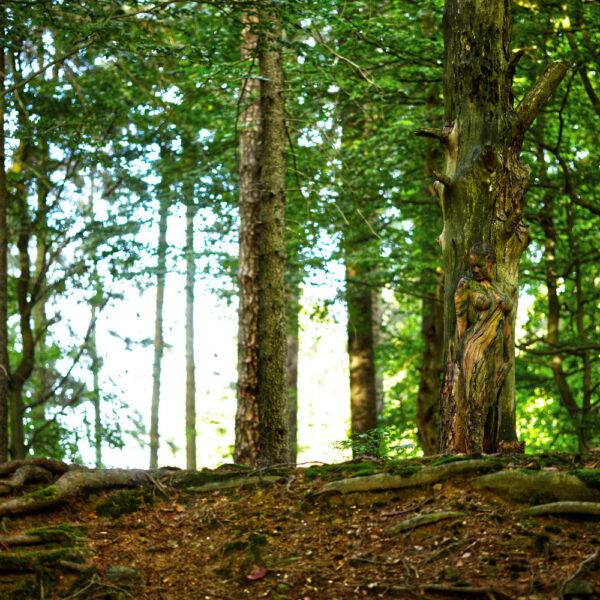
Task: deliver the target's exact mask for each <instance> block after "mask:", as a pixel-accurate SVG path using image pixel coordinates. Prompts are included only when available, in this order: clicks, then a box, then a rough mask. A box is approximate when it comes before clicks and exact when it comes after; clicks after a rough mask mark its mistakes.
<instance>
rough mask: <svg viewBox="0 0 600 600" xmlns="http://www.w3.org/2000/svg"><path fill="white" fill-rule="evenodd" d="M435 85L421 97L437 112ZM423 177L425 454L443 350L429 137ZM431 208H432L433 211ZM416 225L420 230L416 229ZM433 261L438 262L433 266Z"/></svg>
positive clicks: (434, 151) (421, 435) (421, 398)
mask: <svg viewBox="0 0 600 600" xmlns="http://www.w3.org/2000/svg"><path fill="white" fill-rule="evenodd" d="M436 87H437V86H435V85H431V86H430V90H429V92H428V94H427V96H426V98H425V109H426V111H427V113H429V114H430V113H432V112H434V111H435V112H437V109H438V108H439V106H440V98H439V93H438V90H437V89H436ZM424 157H425V161H424V163H425V180H424V182H423V183H424V185H423V196H424V197H428V198H429V199H430V201H431V204H430V206H428V207H427V211H428V214H431V217H430V218H429V219H427V221H426V219H425V218H424V217H422V218H421V219H416V222H415V238H416V239H421V240H422V243H421V254H422V257H423V259H424V260H425V262H426V264H428V265H431V267H430V268H426V269H424V270H423V274H422V280H421V282H422V287H423V293H424V295H423V299H422V301H421V335H422V336H423V342H424V350H423V361H422V362H421V373H420V378H419V391H418V394H417V411H416V420H417V437H418V439H419V445H420V446H421V449H422V450H423V452H424V453H425V455H430V454H435V453H436V452H437V448H438V423H437V417H438V408H439V399H440V383H441V380H442V373H443V354H444V276H443V272H442V269H441V266H440V256H439V255H440V252H439V250H440V249H439V246H438V245H437V243H436V241H435V240H434V239H432V236H431V233H430V232H431V231H432V227H431V224H432V221H433V222H435V221H434V215H435V217H437V218H436V221H438V222H439V221H441V211H440V206H439V198H438V196H437V193H436V191H435V189H434V188H433V187H432V186H431V183H430V182H431V177H432V176H433V173H434V171H435V170H436V169H437V167H438V163H439V161H440V158H441V156H440V152H439V149H438V147H437V146H436V145H434V143H433V141H429V140H428V141H427V142H426V147H425V152H424ZM434 211H435V212H434ZM417 228H419V229H422V230H423V231H418V230H417ZM436 265H438V266H437V267H436Z"/></svg>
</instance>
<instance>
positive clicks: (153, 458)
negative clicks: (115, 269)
mask: <svg viewBox="0 0 600 600" xmlns="http://www.w3.org/2000/svg"><path fill="white" fill-rule="evenodd" d="M158 195H159V202H160V216H159V225H158V248H157V259H156V263H157V264H156V312H155V317H154V364H153V367H152V405H151V408H150V411H151V412H150V468H151V469H156V467H157V466H158V447H159V433H158V408H159V404H160V369H161V363H162V357H163V353H164V339H163V306H164V299H165V277H166V271H167V217H168V213H169V202H168V199H167V197H166V190H163V189H159V194H158Z"/></svg>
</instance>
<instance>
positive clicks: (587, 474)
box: [570, 469, 600, 490]
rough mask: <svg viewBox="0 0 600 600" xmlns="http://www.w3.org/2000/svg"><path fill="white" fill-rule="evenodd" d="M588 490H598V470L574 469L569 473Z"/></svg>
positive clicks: (599, 477) (599, 484)
mask: <svg viewBox="0 0 600 600" xmlns="http://www.w3.org/2000/svg"><path fill="white" fill-rule="evenodd" d="M570 473H571V474H572V475H575V476H576V477H578V478H579V480H580V481H582V482H583V483H585V485H587V486H588V487H589V488H592V489H594V490H600V469H575V470H574V471H570Z"/></svg>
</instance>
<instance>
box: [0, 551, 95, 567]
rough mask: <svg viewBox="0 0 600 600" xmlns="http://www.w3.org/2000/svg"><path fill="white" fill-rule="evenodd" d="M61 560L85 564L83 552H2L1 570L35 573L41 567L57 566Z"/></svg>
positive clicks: (0, 557)
mask: <svg viewBox="0 0 600 600" xmlns="http://www.w3.org/2000/svg"><path fill="white" fill-rule="evenodd" d="M59 560H68V561H71V562H83V560H84V556H83V553H82V551H81V550H73V549H72V548H59V549H54V550H43V551H38V552H0V568H1V569H2V570H4V571H15V572H23V571H35V570H36V569H37V568H38V567H40V566H50V565H55V564H56V563H57V562H58V561H59Z"/></svg>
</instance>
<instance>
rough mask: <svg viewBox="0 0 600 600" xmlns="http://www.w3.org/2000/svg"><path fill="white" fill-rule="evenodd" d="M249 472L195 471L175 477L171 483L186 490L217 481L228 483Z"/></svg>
mask: <svg viewBox="0 0 600 600" xmlns="http://www.w3.org/2000/svg"><path fill="white" fill-rule="evenodd" d="M246 474H247V470H246V471H243V472H240V471H239V470H236V471H228V472H218V471H209V470H206V471H193V472H191V473H181V474H178V475H175V476H174V477H172V478H171V480H170V481H169V483H170V485H172V486H173V487H176V488H181V489H186V488H190V487H200V486H202V485H206V484H207V483H213V482H215V481H227V480H228V479H232V478H234V477H239V476H240V475H246Z"/></svg>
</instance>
